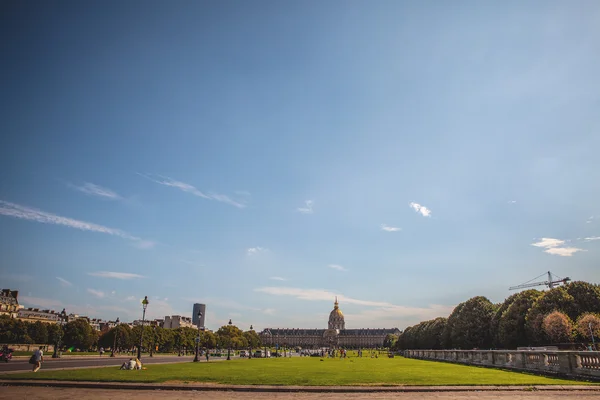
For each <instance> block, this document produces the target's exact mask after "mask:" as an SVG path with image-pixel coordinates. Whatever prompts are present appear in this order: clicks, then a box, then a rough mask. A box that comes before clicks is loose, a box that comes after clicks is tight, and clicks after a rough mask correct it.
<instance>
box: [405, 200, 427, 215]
mask: <svg viewBox="0 0 600 400" xmlns="http://www.w3.org/2000/svg"><path fill="white" fill-rule="evenodd" d="M409 207H410V208H412V209H413V210H415V211H416V212H418V213H419V214H421V215H422V216H424V217H430V216H431V210H430V209H428V208H427V207H425V206H422V205H420V204H419V203H414V202H413V203H410V204H409Z"/></svg>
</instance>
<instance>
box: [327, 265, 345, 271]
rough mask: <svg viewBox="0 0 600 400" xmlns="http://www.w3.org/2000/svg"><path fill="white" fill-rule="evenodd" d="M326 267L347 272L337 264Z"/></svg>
mask: <svg viewBox="0 0 600 400" xmlns="http://www.w3.org/2000/svg"><path fill="white" fill-rule="evenodd" d="M328 267H329V268H331V269H335V270H337V271H343V272H346V271H348V270H347V269H346V268H344V267H342V266H341V265H337V264H329V265H328Z"/></svg>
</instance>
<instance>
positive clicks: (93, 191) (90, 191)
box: [69, 182, 121, 200]
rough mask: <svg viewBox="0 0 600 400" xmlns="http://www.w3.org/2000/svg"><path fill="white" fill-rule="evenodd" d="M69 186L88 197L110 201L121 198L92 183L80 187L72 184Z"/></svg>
mask: <svg viewBox="0 0 600 400" xmlns="http://www.w3.org/2000/svg"><path fill="white" fill-rule="evenodd" d="M69 186H70V187H72V188H73V189H75V190H78V191H80V192H82V193H85V194H87V195H90V196H96V197H102V198H105V199H110V200H119V199H121V196H119V195H118V194H117V193H116V192H114V191H112V190H110V189H107V188H105V187H102V186H99V185H96V184H94V183H90V182H85V183H84V184H83V185H82V186H77V185H72V184H69Z"/></svg>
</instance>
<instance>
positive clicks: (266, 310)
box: [262, 308, 275, 315]
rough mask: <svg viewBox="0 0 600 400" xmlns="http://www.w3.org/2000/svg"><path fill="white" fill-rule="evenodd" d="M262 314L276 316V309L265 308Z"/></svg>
mask: <svg viewBox="0 0 600 400" xmlns="http://www.w3.org/2000/svg"><path fill="white" fill-rule="evenodd" d="M262 312H263V314H267V315H274V314H275V309H274V308H265V309H264V310H262Z"/></svg>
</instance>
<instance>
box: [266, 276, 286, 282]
mask: <svg viewBox="0 0 600 400" xmlns="http://www.w3.org/2000/svg"><path fill="white" fill-rule="evenodd" d="M269 279H270V280H272V281H287V279H286V278H282V277H281V276H272V277H270V278H269Z"/></svg>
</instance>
